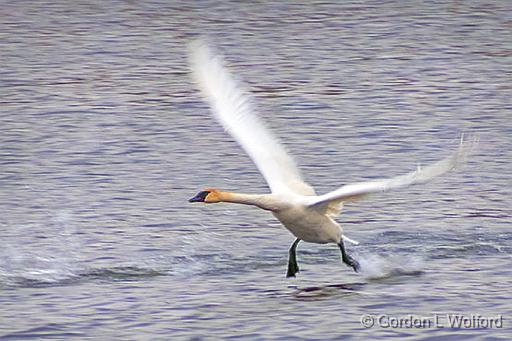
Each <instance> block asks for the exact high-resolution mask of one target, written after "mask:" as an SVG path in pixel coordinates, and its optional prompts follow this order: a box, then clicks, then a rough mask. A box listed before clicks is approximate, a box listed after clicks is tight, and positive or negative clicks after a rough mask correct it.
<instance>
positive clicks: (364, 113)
mask: <svg viewBox="0 0 512 341" xmlns="http://www.w3.org/2000/svg"><path fill="white" fill-rule="evenodd" d="M0 8H1V9H0V61H1V65H2V67H1V68H0V94H1V96H0V104H1V105H0V129H1V130H0V132H1V134H0V209H1V212H2V214H1V216H0V236H1V241H2V242H1V246H2V247H1V248H0V337H3V338H5V339H43V338H48V339H84V338H86V337H91V338H98V339H139V340H140V339H162V340H164V339H165V340H168V339H170V338H171V339H218V338H233V339H272V340H275V339H283V340H285V339H289V338H292V337H293V338H297V339H350V338H352V339H369V338H372V339H375V338H385V337H391V338H398V337H404V338H406V339H411V340H416V339H434V338H437V337H452V338H453V339H461V338H464V339H466V338H470V337H474V338H476V339H486V338H493V339H494V340H498V339H502V340H507V339H509V337H510V334H509V332H510V323H511V322H510V316H512V315H511V314H512V305H511V303H510V286H511V284H512V282H511V280H510V278H511V275H512V273H511V271H512V270H510V269H511V268H512V267H511V263H512V259H511V256H510V255H511V251H512V247H511V241H512V226H511V223H510V216H511V213H512V212H511V207H512V201H511V198H512V191H511V187H510V184H511V183H512V181H511V180H512V176H511V171H510V161H511V160H512V152H511V148H510V141H511V140H510V137H511V135H512V117H511V112H512V111H511V110H512V101H511V94H512V92H511V75H512V39H511V37H512V32H511V28H512V15H511V13H512V6H511V3H510V2H508V1H495V2H492V3H486V2H483V1H464V2H428V3H427V2H419V1H412V2H407V3H404V2H400V1H388V2H385V3H381V2H374V1H363V2H343V3H342V4H338V2H336V1H332V2H330V1H327V2H325V1H324V2H318V3H314V2H313V3H311V2H294V3H293V4H292V3H291V2H280V3H271V2H258V3H254V4H239V3H237V2H231V3H228V2H217V1H202V2H193V3H192V2H179V1H138V2H118V1H107V2H103V1H92V2H87V3H77V2H65V1H57V2H45V1H32V2H4V3H2V5H1V6H0ZM205 35H207V37H208V39H210V40H211V41H212V42H213V43H214V44H215V45H216V46H217V48H218V49H219V50H220V51H222V52H223V53H224V54H225V55H226V59H227V61H228V62H229V64H230V67H231V70H232V71H233V72H234V73H236V74H237V75H239V76H240V77H241V78H243V79H244V80H245V82H246V84H247V87H248V89H250V90H251V91H252V92H253V93H254V97H255V102H256V103H257V106H258V110H259V113H260V114H261V116H262V117H263V118H264V119H265V120H266V121H267V122H268V125H269V126H270V127H271V128H272V129H273V131H274V132H275V133H276V134H277V135H279V136H280V137H281V139H282V140H283V143H284V144H285V145H286V147H287V148H288V149H289V150H290V151H291V152H292V153H293V154H294V155H295V156H296V159H297V162H298V163H299V164H300V165H301V169H302V170H303V173H304V176H305V178H306V180H307V181H308V182H310V183H311V184H312V185H314V186H315V188H316V190H317V192H318V193H324V192H327V191H329V190H332V189H334V188H336V187H338V186H340V185H342V184H345V183H349V182H353V181H361V180H368V179H374V178H378V177H385V176H395V175H399V174H403V173H405V172H408V171H410V170H413V169H414V168H415V167H416V165H417V164H418V163H420V164H427V163H429V162H432V161H435V160H437V159H440V158H443V157H445V156H447V155H448V154H449V153H450V151H451V150H453V149H454V148H456V146H457V144H458V138H459V136H460V134H461V133H462V132H466V133H469V134H470V135H472V136H478V137H479V139H480V144H479V148H478V149H477V150H476V151H475V152H474V154H473V155H472V156H471V158H470V159H469V160H468V163H467V165H466V166H465V167H464V168H463V169H459V170H457V171H456V172H453V173H450V174H448V175H447V176H445V177H443V178H441V179H437V180H435V181H434V182H432V183H430V184H428V185H423V186H416V187H413V188H408V189H403V190H400V191H396V192H393V193H389V194H385V195H384V194H383V195H378V196H374V197H373V198H372V200H369V201H363V202H359V203H354V204H350V205H346V207H345V210H344V214H343V215H342V216H341V217H340V218H339V219H338V221H339V222H340V224H342V226H343V227H344V230H345V233H346V234H347V236H349V237H351V238H353V239H356V240H358V241H360V245H359V246H348V248H349V250H350V252H351V253H352V254H353V255H354V257H356V258H358V259H359V260H360V262H361V263H362V264H363V268H364V271H363V273H362V274H355V273H353V272H352V271H351V270H350V269H349V268H347V267H345V266H343V265H342V264H341V263H340V259H339V254H338V251H337V248H336V247H335V246H332V245H331V246H329V245H314V244H307V243H302V244H301V245H300V246H299V248H298V259H299V265H300V266H301V269H302V271H301V272H300V274H299V276H298V277H297V278H296V279H286V278H285V272H286V262H287V252H288V247H289V246H290V245H291V243H292V241H293V237H292V236H291V235H290V234H289V233H288V232H287V231H286V230H284V229H283V228H281V227H280V226H279V224H278V222H276V221H275V219H274V218H273V217H272V216H271V215H269V214H268V213H266V212H260V211H259V210H256V209H253V208H250V207H241V206H229V205H209V206H202V205H190V204H189V203H188V202H187V199H188V198H189V197H191V196H193V195H194V194H195V193H196V192H197V191H199V190H201V189H202V188H204V187H217V188H220V189H225V190H237V191H247V192H253V193H264V192H266V191H267V190H268V189H267V187H266V184H265V182H264V180H263V179H262V177H261V176H260V175H259V173H258V172H257V170H256V168H255V167H254V165H253V164H252V163H251V161H250V159H249V158H248V157H247V156H246V155H245V154H244V153H243V152H242V150H241V149H240V147H238V146H237V144H236V143H235V142H234V141H233V139H232V138H231V137H229V136H228V135H227V134H226V133H225V132H224V131H223V129H222V128H221V127H220V126H219V125H218V124H217V123H216V122H215V121H214V120H213V119H212V118H211V117H210V115H209V112H208V108H207V106H206V105H205V104H204V103H203V102H202V101H201V99H200V97H199V95H198V93H197V90H196V88H195V86H194V84H192V82H191V80H190V77H189V74H188V67H187V63H186V58H187V57H186V46H187V43H188V42H190V41H191V40H192V39H195V38H196V37H198V36H205ZM450 313H461V314H466V315H468V316H469V315H470V314H474V315H481V316H484V317H492V316H496V315H502V316H503V318H504V322H503V324H504V326H503V327H502V328H493V329H485V328H458V329H452V328H448V327H445V328H385V327H382V326H374V327H373V328H370V329H366V328H364V327H363V326H362V325H361V322H360V319H361V316H362V315H363V314H370V315H372V316H382V315H386V316H390V317H397V318H400V317H407V316H409V315H413V316H416V317H431V316H433V315H434V314H441V316H443V315H442V314H450Z"/></svg>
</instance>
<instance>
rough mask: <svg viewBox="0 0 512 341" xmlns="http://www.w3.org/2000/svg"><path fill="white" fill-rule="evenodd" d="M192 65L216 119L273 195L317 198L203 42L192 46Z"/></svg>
mask: <svg viewBox="0 0 512 341" xmlns="http://www.w3.org/2000/svg"><path fill="white" fill-rule="evenodd" d="M190 51H191V53H190V56H191V58H190V64H191V66H192V71H193V75H194V77H195V79H196V81H197V83H198V84H199V86H200V89H201V91H202V93H203V95H204V97H205V98H206V100H207V101H208V103H210V106H211V108H212V109H213V113H214V115H215V117H216V118H217V119H218V120H219V122H220V123H221V124H222V126H223V127H224V128H225V129H226V130H227V131H228V132H229V134H231V135H232V136H233V137H234V138H235V139H236V140H237V141H238V143H239V144H240V145H241V146H242V148H243V149H244V150H245V151H246V153H247V154H248V155H249V156H250V157H251V159H252V160H253V162H254V163H255V164H256V166H257V167H258V169H259V171H260V172H261V174H262V175H263V177H264V178H265V180H266V181H267V183H268V185H269V187H270V189H271V191H272V193H283V194H284V193H290V192H293V193H296V194H302V195H314V191H313V189H312V188H311V187H310V186H309V185H307V184H305V183H304V181H303V180H302V177H301V175H300V172H299V170H298V168H297V166H296V165H295V162H294V161H293V159H292V158H291V157H290V155H288V153H287V152H286V150H285V148H284V147H283V146H282V145H281V143H279V140H278V139H277V138H276V137H274V136H273V135H272V134H271V133H270V132H269V130H267V129H266V127H265V126H264V124H263V122H261V120H260V119H259V118H258V116H257V115H256V114H255V111H254V108H253V105H252V102H251V99H250V97H249V96H248V94H247V93H246V92H245V91H243V90H242V89H241V87H240V85H239V84H238V83H237V82H236V81H235V80H234V79H233V77H232V76H231V75H230V74H229V72H228V71H227V70H226V68H225V67H224V61H223V60H222V58H221V57H219V56H218V55H215V54H214V53H212V51H211V49H210V48H209V47H208V46H207V45H206V44H205V43H203V42H202V41H196V42H194V43H193V44H191V46H190Z"/></svg>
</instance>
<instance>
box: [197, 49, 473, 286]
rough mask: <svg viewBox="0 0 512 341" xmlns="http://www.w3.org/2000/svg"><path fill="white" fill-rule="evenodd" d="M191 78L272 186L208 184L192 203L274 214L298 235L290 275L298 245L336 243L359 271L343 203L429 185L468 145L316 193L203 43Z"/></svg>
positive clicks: (294, 270)
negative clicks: (251, 189)
mask: <svg viewBox="0 0 512 341" xmlns="http://www.w3.org/2000/svg"><path fill="white" fill-rule="evenodd" d="M190 65H191V69H192V73H193V76H194V78H195V80H196V82H197V84H198V85H199V88H200V89H201V92H202V94H203V95H204V97H205V99H206V100H207V101H208V103H209V104H210V106H211V108H212V110H213V114H214V117H215V118H216V119H217V120H218V121H219V122H220V123H221V124H222V126H223V127H224V128H225V129H226V130H227V131H228V132H229V133H230V134H231V135H232V136H233V137H234V138H235V139H236V140H237V141H238V143H239V144H240V145H241V146H242V148H243V149H244V150H245V151H246V152H247V154H249V156H250V157H251V159H252V160H253V161H254V163H255V164H256V166H257V167H258V169H259V171H260V172H261V174H262V175H263V177H264V178H265V180H266V182H267V184H268V186H269V187H270V190H271V194H241V193H232V192H224V191H220V190H217V189H212V188H207V189H205V190H203V191H201V192H199V193H198V194H197V195H196V196H194V197H193V198H191V199H190V200H189V202H204V203H219V202H230V203H238V204H246V205H253V206H256V207H259V208H261V209H263V210H267V211H270V212H272V214H273V215H274V216H275V217H276V218H277V219H278V220H279V221H280V222H281V223H282V224H283V225H284V226H285V227H286V228H287V229H288V230H289V231H290V232H291V233H292V234H293V235H294V236H295V237H296V240H295V241H294V242H293V244H292V246H291V248H290V250H289V260H288V272H287V277H295V274H296V273H297V272H298V271H299V267H298V265H297V260H296V248H297V244H298V243H299V242H300V241H301V240H303V241H305V242H310V243H320V244H325V243H336V244H337V245H338V247H339V248H340V250H341V257H342V260H343V262H344V263H346V264H347V265H349V266H351V267H352V268H353V269H354V270H355V271H356V272H358V271H359V268H360V266H359V263H358V262H357V261H356V260H355V259H354V258H352V257H351V256H350V255H348V253H347V252H346V251H345V247H344V244H343V240H344V239H345V240H347V241H350V242H353V243H355V242H354V241H352V240H350V239H349V238H347V237H344V236H343V234H342V229H341V226H340V225H338V224H337V223H336V222H335V221H334V219H333V218H334V217H335V216H337V215H338V214H339V213H340V210H341V207H342V205H343V202H345V201H349V200H355V199H359V198H361V197H363V196H366V195H368V194H371V193H376V192H383V191H388V190H391V189H395V188H400V187H405V186H409V185H413V184H419V183H425V182H427V181H429V180H431V179H432V178H434V177H436V176H439V175H442V174H444V173H446V172H448V171H449V170H451V169H453V168H454V167H455V166H456V165H457V164H458V163H460V162H461V161H462V158H463V154H464V150H465V149H466V148H465V146H464V143H463V141H462V139H461V145H460V147H459V149H458V150H457V152H455V153H454V154H453V155H452V156H450V157H448V158H446V159H443V160H441V161H438V162H436V163H434V164H432V165H430V166H427V167H424V168H421V169H420V168H419V167H418V169H416V170H415V171H413V172H410V173H408V174H405V175H402V176H398V177H395V178H391V179H383V180H377V181H368V182H360V183H354V184H350V185H345V186H342V187H340V188H338V189H336V190H334V191H332V192H329V193H327V194H324V195H316V193H315V191H314V190H313V188H312V187H311V186H309V185H308V184H306V183H305V182H304V181H303V180H302V177H301V175H300V172H299V170H298V168H297V166H296V164H295V162H294V161H293V159H292V158H291V157H290V155H289V154H288V153H287V152H286V150H285V148H284V147H283V146H282V145H281V144H280V143H279V140H278V139H277V138H276V137H275V136H273V135H272V134H271V133H270V131H269V130H267V129H266V127H265V125H264V124H263V122H262V121H261V120H260V119H259V118H258V116H257V115H256V114H255V112H254V110H253V108H252V104H251V100H250V98H249V96H248V94H247V93H246V92H244V91H243V90H241V88H240V87H239V84H238V82H237V81H236V80H235V79H234V78H233V77H232V76H231V74H230V73H229V72H228V70H227V69H226V68H225V67H224V61H223V59H222V58H221V57H220V56H219V55H216V54H214V53H213V52H212V50H211V49H210V48H209V47H208V45H207V44H206V43H205V42H203V41H196V42H194V43H192V44H191V46H190Z"/></svg>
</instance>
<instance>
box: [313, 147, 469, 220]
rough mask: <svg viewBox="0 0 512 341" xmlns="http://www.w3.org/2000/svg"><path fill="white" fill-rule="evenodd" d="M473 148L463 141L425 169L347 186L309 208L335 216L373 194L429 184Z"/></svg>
mask: <svg viewBox="0 0 512 341" xmlns="http://www.w3.org/2000/svg"><path fill="white" fill-rule="evenodd" d="M473 146H474V143H470V144H469V145H468V144H467V143H464V141H463V140H462V139H461V143H460V146H459V148H458V150H457V151H456V152H455V153H454V154H453V155H451V156H449V157H447V158H445V159H443V160H440V161H438V162H436V163H434V164H432V165H429V166H427V167H423V168H420V167H418V169H417V170H416V171H414V172H410V173H408V174H405V175H401V176H397V177H395V178H391V179H383V180H376V181H368V182H359V183H355V184H350V185H345V186H343V187H340V188H338V189H337V190H335V191H332V192H329V193H327V194H324V195H320V196H316V197H313V198H311V201H310V203H309V205H308V207H310V208H317V209H319V210H321V211H322V212H324V213H327V214H330V215H334V214H335V213H336V211H337V208H338V207H339V206H340V205H341V204H342V203H343V202H345V201H351V200H358V199H361V198H363V197H365V196H366V195H369V194H372V193H378V192H385V191H389V190H392V189H396V188H401V187H406V186H410V185H415V184H422V183H425V182H428V181H430V180H432V179H433V178H435V177H437V176H440V175H443V174H444V173H446V172H448V171H450V170H452V169H453V168H455V167H456V166H457V165H458V164H460V163H462V162H463V160H464V158H465V156H466V154H467V153H468V152H469V150H470V148H472V147H473Z"/></svg>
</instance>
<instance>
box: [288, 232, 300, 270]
mask: <svg viewBox="0 0 512 341" xmlns="http://www.w3.org/2000/svg"><path fill="white" fill-rule="evenodd" d="M299 242H300V239H299V238H297V239H295V241H294V242H293V244H292V247H291V248H290V251H289V258H288V272H287V273H286V277H295V274H296V273H297V272H299V265H298V264H297V252H296V249H297V245H298V244H299Z"/></svg>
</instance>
